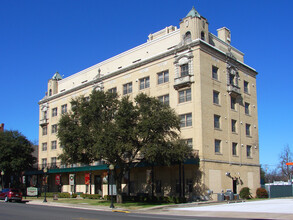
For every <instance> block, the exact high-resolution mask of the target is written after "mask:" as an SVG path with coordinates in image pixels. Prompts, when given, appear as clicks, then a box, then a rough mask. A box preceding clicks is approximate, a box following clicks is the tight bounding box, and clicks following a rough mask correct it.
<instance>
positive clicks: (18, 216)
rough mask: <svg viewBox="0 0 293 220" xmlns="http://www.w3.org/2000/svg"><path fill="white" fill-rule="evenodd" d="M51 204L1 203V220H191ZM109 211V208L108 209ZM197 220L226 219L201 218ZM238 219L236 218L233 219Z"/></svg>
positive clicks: (221, 219) (219, 219)
mask: <svg viewBox="0 0 293 220" xmlns="http://www.w3.org/2000/svg"><path fill="white" fill-rule="evenodd" d="M49 205H50V204H45V205H41V203H40V204H39V205H30V204H25V203H4V202H1V203H0V213H1V214H0V219H1V220H40V219H41V220H136V219H138V220H147V219H164V220H168V219H169V220H176V219H180V220H191V219H193V220H194V219H195V218H194V217H191V216H182V217H178V216H174V215H154V214H146V213H121V212H112V211H97V210H88V209H80V208H67V207H56V206H49ZM106 209H107V208H106ZM196 219H197V220H209V219H217V220H224V219H226V218H215V217H199V218H196ZM232 219H236V218H231V220H232Z"/></svg>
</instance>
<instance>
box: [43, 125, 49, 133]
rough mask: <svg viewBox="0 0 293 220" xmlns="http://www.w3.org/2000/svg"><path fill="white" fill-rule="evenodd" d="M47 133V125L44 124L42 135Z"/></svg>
mask: <svg viewBox="0 0 293 220" xmlns="http://www.w3.org/2000/svg"><path fill="white" fill-rule="evenodd" d="M47 133H48V127H47V126H44V127H43V128H42V135H47Z"/></svg>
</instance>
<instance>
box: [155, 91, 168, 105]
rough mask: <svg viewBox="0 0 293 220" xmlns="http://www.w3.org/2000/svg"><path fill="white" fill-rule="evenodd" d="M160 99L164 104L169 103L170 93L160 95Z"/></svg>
mask: <svg viewBox="0 0 293 220" xmlns="http://www.w3.org/2000/svg"><path fill="white" fill-rule="evenodd" d="M158 99H159V100H160V102H162V103H163V104H166V105H169V94H167V95H162V96H159V97H158Z"/></svg>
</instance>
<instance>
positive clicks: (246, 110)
mask: <svg viewBox="0 0 293 220" xmlns="http://www.w3.org/2000/svg"><path fill="white" fill-rule="evenodd" d="M245 114H246V115H249V114H250V111H249V103H247V102H245Z"/></svg>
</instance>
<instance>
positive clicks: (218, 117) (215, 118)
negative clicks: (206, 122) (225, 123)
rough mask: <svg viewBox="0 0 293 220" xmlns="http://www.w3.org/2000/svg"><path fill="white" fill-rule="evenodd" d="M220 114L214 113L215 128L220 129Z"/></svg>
mask: <svg viewBox="0 0 293 220" xmlns="http://www.w3.org/2000/svg"><path fill="white" fill-rule="evenodd" d="M220 119H221V116H220V115H214V128H216V129H220Z"/></svg>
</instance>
